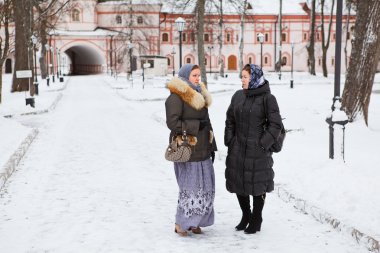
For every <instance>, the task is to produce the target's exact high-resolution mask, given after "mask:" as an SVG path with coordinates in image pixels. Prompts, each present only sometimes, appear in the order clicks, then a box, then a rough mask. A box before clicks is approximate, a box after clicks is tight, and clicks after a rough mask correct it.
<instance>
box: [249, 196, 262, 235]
mask: <svg viewBox="0 0 380 253" xmlns="http://www.w3.org/2000/svg"><path fill="white" fill-rule="evenodd" d="M264 202H265V194H263V195H260V196H254V197H253V210H252V216H251V217H250V219H249V225H248V227H247V228H246V229H245V230H244V233H246V234H254V233H256V232H258V231H260V230H261V223H262V222H263V217H262V211H263V208H264Z"/></svg>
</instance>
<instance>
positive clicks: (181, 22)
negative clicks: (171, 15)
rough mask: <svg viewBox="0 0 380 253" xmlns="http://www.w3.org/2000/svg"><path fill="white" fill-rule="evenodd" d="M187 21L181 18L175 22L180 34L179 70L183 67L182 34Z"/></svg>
mask: <svg viewBox="0 0 380 253" xmlns="http://www.w3.org/2000/svg"><path fill="white" fill-rule="evenodd" d="M185 23H186V21H185V20H184V19H183V18H181V17H179V18H177V19H176V20H175V24H176V25H177V29H178V32H179V68H181V67H182V32H183V29H184V28H185Z"/></svg>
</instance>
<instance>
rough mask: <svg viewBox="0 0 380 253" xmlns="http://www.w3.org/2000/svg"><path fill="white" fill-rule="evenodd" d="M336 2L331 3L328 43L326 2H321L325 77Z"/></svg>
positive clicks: (333, 0)
mask: <svg viewBox="0 0 380 253" xmlns="http://www.w3.org/2000/svg"><path fill="white" fill-rule="evenodd" d="M334 5H335V0H332V2H331V9H330V10H331V11H330V19H329V25H328V30H327V41H325V17H324V9H325V0H321V33H322V69H323V76H324V77H327V75H328V73H327V50H328V49H329V46H330V36H331V26H332V17H333V12H334Z"/></svg>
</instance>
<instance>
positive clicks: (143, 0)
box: [98, 0, 163, 5]
mask: <svg viewBox="0 0 380 253" xmlns="http://www.w3.org/2000/svg"><path fill="white" fill-rule="evenodd" d="M131 1H132V4H161V3H162V2H163V1H161V0H121V1H117V0H116V1H107V2H102V3H98V4H99V5H115V4H130V3H131Z"/></svg>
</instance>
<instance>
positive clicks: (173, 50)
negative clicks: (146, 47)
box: [171, 47, 176, 76]
mask: <svg viewBox="0 0 380 253" xmlns="http://www.w3.org/2000/svg"><path fill="white" fill-rule="evenodd" d="M171 54H172V55H173V76H174V75H175V68H174V62H175V59H174V55H175V54H176V52H175V47H173V49H172V52H171Z"/></svg>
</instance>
